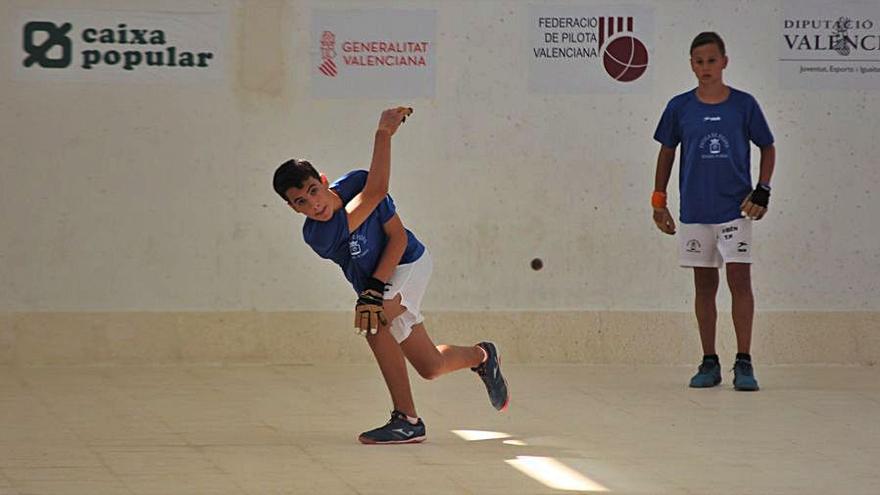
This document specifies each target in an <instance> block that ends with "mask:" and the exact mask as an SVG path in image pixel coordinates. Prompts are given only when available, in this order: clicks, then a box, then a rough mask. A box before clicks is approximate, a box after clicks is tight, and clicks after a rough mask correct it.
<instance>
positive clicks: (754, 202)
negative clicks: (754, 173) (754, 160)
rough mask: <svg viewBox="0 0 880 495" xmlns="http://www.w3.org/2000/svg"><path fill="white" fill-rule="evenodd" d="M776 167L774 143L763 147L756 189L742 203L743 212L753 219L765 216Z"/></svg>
mask: <svg viewBox="0 0 880 495" xmlns="http://www.w3.org/2000/svg"><path fill="white" fill-rule="evenodd" d="M775 167H776V147H775V146H773V145H772V144H769V145H767V146H764V147H762V148H761V171H760V175H759V176H758V184H757V185H756V186H755V189H754V190H753V191H752V192H751V193H750V194H749V195H748V196H746V199H745V200H743V202H742V204H741V205H740V207H739V208H740V210H742V212H743V214H744V215H745V216H746V217H748V218H751V219H753V220H760V219H762V218H764V215H765V214H766V213H767V206H768V204H769V203H770V179H771V178H773V169H774V168H775Z"/></svg>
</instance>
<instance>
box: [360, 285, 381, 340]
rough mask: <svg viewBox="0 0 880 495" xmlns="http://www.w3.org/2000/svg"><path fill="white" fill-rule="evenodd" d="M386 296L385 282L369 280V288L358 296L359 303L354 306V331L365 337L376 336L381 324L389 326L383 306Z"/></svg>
mask: <svg viewBox="0 0 880 495" xmlns="http://www.w3.org/2000/svg"><path fill="white" fill-rule="evenodd" d="M384 294H385V283H384V282H382V281H381V280H379V279H376V278H373V277H371V278H370V279H369V280H367V288H366V289H364V290H363V291H362V292H361V293H360V294H359V295H358V299H357V303H355V306H354V331H355V333H356V334H358V335H361V336H365V335H367V332H369V333H370V334H372V335H375V334H376V332H377V331H378V330H379V325H380V324H382V325H387V324H388V320H387V319H386V318H385V313H384V312H383V306H382V305H383V296H384Z"/></svg>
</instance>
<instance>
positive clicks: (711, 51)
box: [651, 32, 776, 390]
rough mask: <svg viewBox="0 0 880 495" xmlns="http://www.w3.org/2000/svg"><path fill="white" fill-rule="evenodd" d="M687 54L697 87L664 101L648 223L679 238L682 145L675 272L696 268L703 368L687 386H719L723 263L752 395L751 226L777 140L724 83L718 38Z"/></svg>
mask: <svg viewBox="0 0 880 495" xmlns="http://www.w3.org/2000/svg"><path fill="white" fill-rule="evenodd" d="M690 53H691V69H692V70H693V72H694V74H695V75H696V76H697V82H698V86H697V88H696V89H693V90H691V91H688V92H687V93H683V94H680V95H678V96H676V97H675V98H673V99H672V100H670V101H669V104H668V105H667V106H666V110H665V111H664V112H663V116H662V117H661V118H660V123H659V124H658V125H657V130H656V132H655V133H654V139H655V140H656V141H658V142H659V143H660V154H659V156H658V157H657V172H656V175H655V180H654V194H653V196H652V197H651V204H652V206H653V208H654V222H655V223H656V224H657V227H658V228H659V229H660V230H661V231H663V232H665V233H667V234H675V221H674V220H673V219H672V215H671V214H670V213H669V209H668V208H667V207H666V185H667V183H668V182H669V177H670V175H671V173H672V165H673V162H674V161H675V148H676V146H678V145H679V144H681V159H680V164H679V189H680V192H681V194H680V198H681V216H680V220H681V224H682V225H681V232H680V235H679V260H680V264H681V266H683V267H693V269H694V285H695V301H694V307H695V311H696V315H697V324H698V326H699V328H700V340H701V342H702V345H703V362H702V363H701V364H700V366H699V368H698V371H697V374H696V375H694V377H693V378H692V379H691V381H690V386H691V387H696V388H703V387H713V386H715V385H718V384H719V383H721V365H720V364H719V362H718V355H717V354H716V352H715V322H716V319H717V311H716V308H715V295H716V293H717V291H718V280H719V276H718V268H720V267H721V266H725V265H726V271H727V285H728V286H729V288H730V293H731V297H732V303H733V304H732V306H733V307H732V316H733V325H734V329H735V331H736V344H737V354H736V360H735V364H734V367H733V371H734V379H733V386H734V388H735V389H736V390H758V382H757V380H756V378H755V374H754V370H753V368H752V358H751V355H750V347H751V339H752V319H753V316H754V306H755V303H754V297H753V295H752V285H751V273H750V266H751V262H752V259H751V251H752V221H753V220H760V219H761V218H762V217H763V216H764V214H765V213H766V212H767V204H768V201H769V199H770V178H771V176H772V175H773V167H774V164H775V160H776V150H775V148H774V146H773V134H772V133H771V132H770V128H769V127H768V126H767V121H766V120H765V119H764V115H763V113H762V112H761V108H760V107H759V106H758V103H757V102H756V101H755V99H754V98H753V97H752V96H751V95H750V94H748V93H744V92H742V91H739V90H737V89H734V88H731V87H729V86H727V85H725V84H724V81H723V79H722V75H721V73H722V71H723V70H724V68H726V67H727V56H726V54H725V49H724V41H722V39H721V37H720V36H718V35H717V34H716V33H711V32H704V33H700V34H699V35H697V37H696V38H694V40H693V42H692V43H691V51H690ZM749 142H752V143H755V145H756V146H758V147H759V148H760V149H761V167H760V176H759V178H758V183H757V185H756V186H755V187H754V189H752V179H751V162H750V158H749V151H750V144H749Z"/></svg>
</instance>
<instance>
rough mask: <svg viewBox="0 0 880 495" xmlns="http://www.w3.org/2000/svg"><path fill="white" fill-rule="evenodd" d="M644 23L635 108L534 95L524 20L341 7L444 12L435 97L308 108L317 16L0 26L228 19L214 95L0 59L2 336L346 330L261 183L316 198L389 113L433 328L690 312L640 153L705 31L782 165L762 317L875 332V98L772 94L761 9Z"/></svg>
mask: <svg viewBox="0 0 880 495" xmlns="http://www.w3.org/2000/svg"><path fill="white" fill-rule="evenodd" d="M560 3H562V2H560ZM640 3H646V4H649V5H653V6H654V7H655V16H656V27H655V33H656V38H655V40H654V46H653V47H652V49H653V50H652V53H651V60H652V62H651V66H650V69H649V70H651V71H653V76H652V77H653V81H654V90H653V92H651V93H649V94H644V95H630V96H617V95H613V96H609V95H569V96H543V95H534V94H530V93H529V92H528V88H527V78H526V75H527V66H526V61H527V60H526V59H525V57H524V55H523V53H524V51H523V50H521V49H519V47H521V46H522V43H524V37H525V36H526V33H527V31H526V27H525V21H524V19H525V18H524V16H525V14H526V13H527V11H528V6H529V3H528V2H519V1H516V2H514V1H508V2H501V1H479V2H464V1H443V2H439V1H438V2H406V3H403V2H357V3H349V4H343V3H337V4H333V5H338V6H345V5H357V6H359V7H364V6H394V7H402V6H403V7H406V6H419V7H431V8H435V9H436V10H437V12H438V17H437V19H438V29H437V32H438V39H437V44H438V53H439V56H438V65H439V69H438V73H437V86H436V97H435V98H434V99H431V100H416V101H382V100H317V99H313V98H312V97H311V96H310V92H309V70H310V65H309V64H310V61H309V50H310V46H309V43H310V40H309V32H310V24H309V23H310V19H311V17H310V8H311V5H310V4H308V3H304V2H298V1H289V2H275V1H252V2H228V3H227V2H222V1H219V0H218V1H215V2H208V1H204V2H173V1H162V2H146V1H135V0H120V1H115V2H109V1H88V0H78V1H76V2H67V1H65V2H62V1H60V0H58V1H48V0H47V1H24V0H8V1H4V2H2V3H0V20H2V19H9V18H10V17H11V16H12V13H13V12H14V11H15V10H16V9H17V8H29V9H30V8H44V7H45V8H74V6H75V7H76V8H89V9H96V8H111V7H112V8H123V9H132V10H170V11H175V10H212V9H218V8H228V9H229V12H230V33H231V36H230V37H229V45H228V46H229V53H230V56H231V58H230V60H229V64H228V67H229V72H228V79H227V81H226V83H224V84H220V85H214V86H206V87H200V86H185V85H148V84H141V85H139V84H123V83H114V84H107V83H105V84H95V83H59V82H41V83H24V82H21V81H16V80H13V79H12V77H11V76H10V73H9V72H10V71H9V67H11V66H12V64H13V63H15V62H14V61H12V60H11V59H12V57H13V55H14V54H15V53H17V52H16V51H15V48H16V47H14V46H11V45H12V43H13V41H12V40H13V39H14V38H12V37H10V36H6V37H4V38H3V39H2V42H0V43H2V44H0V73H2V74H3V77H0V95H2V96H0V311H42V310H49V311H108V310H109V311H117V310H119V311H134V310H145V311H180V310H209V311H210V310H248V309H256V310H304V309H311V310H324V309H345V308H348V307H349V306H350V304H351V302H352V296H351V293H350V289H349V288H348V287H347V285H346V284H345V282H344V280H343V278H342V275H341V273H340V272H339V270H338V269H337V268H336V267H335V266H333V265H331V264H329V262H324V261H321V260H319V259H318V257H317V256H316V255H314V254H313V253H312V252H311V251H310V249H309V248H308V247H306V246H305V245H304V244H303V243H302V241H301V237H300V235H299V229H300V226H301V222H302V220H301V218H298V217H296V216H294V214H293V213H292V212H291V211H290V210H289V209H287V208H286V207H285V206H284V205H283V204H282V203H281V202H280V199H279V198H277V197H276V196H275V195H274V192H273V191H272V189H271V176H272V172H273V171H274V169H275V167H276V165H277V164H278V163H280V162H281V161H283V160H284V159H286V158H288V157H291V156H298V157H303V158H308V159H310V160H312V161H313V163H315V164H317V165H318V166H319V167H321V168H322V169H323V171H325V172H326V173H327V174H328V175H331V176H336V175H339V174H341V173H343V172H345V171H347V170H348V169H350V168H353V167H366V166H367V165H368V162H369V157H370V152H371V149H370V148H371V144H372V130H373V127H374V125H375V122H376V119H377V117H378V114H379V111H380V110H381V109H382V108H383V107H386V106H389V105H396V104H408V105H412V106H414V107H415V109H416V113H415V115H414V117H413V118H412V119H411V120H408V121H407V123H406V124H405V125H404V127H403V128H402V129H401V131H400V133H399V134H398V135H397V136H396V137H395V140H394V160H393V173H392V194H393V196H394V197H395V200H396V202H397V205H398V208H399V212H400V213H401V216H402V218H403V220H404V222H405V224H406V225H407V226H408V227H409V228H411V229H412V230H413V231H414V232H415V233H416V234H417V235H418V236H419V237H420V238H421V239H422V240H423V241H424V242H425V243H426V244H427V245H428V247H429V248H430V249H431V251H432V252H433V254H434V258H435V273H434V278H433V281H432V286H431V289H430V291H429V293H428V296H427V299H426V301H425V306H426V308H427V309H435V310H437V309H474V310H481V309H490V310H514V309H539V310H540V309H576V310H577V309H583V310H594V309H611V310H656V309H663V310H681V311H688V310H689V309H690V302H689V301H690V300H691V296H690V292H691V277H690V274H689V273H688V272H687V271H685V270H682V269H680V268H678V267H677V264H676V244H675V241H674V240H673V239H672V238H669V237H666V236H663V235H662V234H660V233H659V232H658V231H657V230H656V229H655V227H654V226H653V223H652V222H651V219H650V216H651V211H650V207H649V205H648V198H649V195H650V191H651V188H652V186H653V170H654V163H655V158H656V153H657V149H658V145H657V144H656V143H655V142H653V141H652V138H651V136H652V134H653V131H654V127H655V125H656V122H657V120H658V118H659V116H660V112H661V111H662V109H663V107H664V105H665V103H666V101H667V100H668V99H669V98H670V97H672V96H673V95H675V94H678V93H680V92H682V91H684V90H687V89H689V88H690V87H692V86H693V85H694V80H693V75H692V74H691V73H690V71H689V66H688V59H687V50H688V47H689V43H690V41H691V39H692V38H693V36H694V35H695V34H696V33H697V32H699V31H701V30H718V31H719V32H720V33H721V34H722V36H723V37H724V38H725V40H726V42H727V45H728V54H729V56H730V59H731V61H730V66H729V68H728V69H727V71H726V73H725V77H726V80H727V82H728V83H729V84H731V85H733V86H735V87H738V88H740V89H743V90H746V91H748V92H750V93H752V94H753V95H755V97H756V98H757V99H758V101H759V102H760V103H761V104H762V106H763V109H764V112H765V115H766V116H767V118H768V120H769V122H770V125H771V128H772V130H773V131H774V133H775V135H776V139H777V141H776V147H777V153H778V161H777V170H776V174H775V177H774V181H773V197H772V200H771V211H770V213H769V215H768V216H767V218H766V219H765V220H762V221H761V222H760V223H758V224H757V225H756V229H755V232H756V239H757V240H756V244H757V253H756V266H755V270H754V273H755V276H754V278H755V286H756V294H757V296H758V309H759V310H788V309H810V310H874V311H876V310H880V289H878V283H877V279H878V275H880V269H878V267H880V222H878V221H877V214H878V213H880V206H878V194H880V193H878V190H880V187H878V186H880V167H878V164H877V158H876V157H877V156H878V155H880V146H878V140H877V135H878V133H877V128H878V127H880V112H878V109H880V93H878V92H876V91H875V92H865V91H827V92H806V91H784V90H782V89H780V88H779V85H778V75H777V73H776V67H777V61H776V58H777V52H776V47H777V43H778V40H777V38H776V36H777V35H778V34H777V33H778V27H777V23H778V22H780V21H779V4H778V3H776V2H763V1H753V2H733V1H721V0H719V1H712V2H709V1H706V2H684V1H674V2H673V1H665V2H659V1H658V2H653V3H651V2H640ZM462 12H465V13H464V14H463V13H462ZM4 25H5V24H4ZM6 30H7V31H8V27H7V29H6ZM755 151H757V150H755ZM754 157H757V153H755V154H754V156H753V162H755V163H754V167H753V168H754V170H757V160H756V159H754ZM676 173H677V168H676ZM675 184H676V180H675V179H673V181H672V186H673V187H672V188H671V189H672V190H674V189H676V188H675V187H674V186H675ZM672 202H673V203H674V204H677V194H673V195H672ZM533 257H541V258H542V259H543V260H544V264H545V267H544V269H543V270H542V271H540V272H534V271H532V270H531V269H530V268H529V261H530V260H531V259H532V258H533Z"/></svg>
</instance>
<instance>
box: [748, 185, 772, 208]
mask: <svg viewBox="0 0 880 495" xmlns="http://www.w3.org/2000/svg"><path fill="white" fill-rule="evenodd" d="M749 201H751V202H752V203H754V204H756V205H758V206H761V207H763V208H766V207H767V203H769V202H770V188H769V187H767V186H765V185H763V184H758V185H757V186H755V190H754V191H752V194H751V195H750V196H749Z"/></svg>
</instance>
